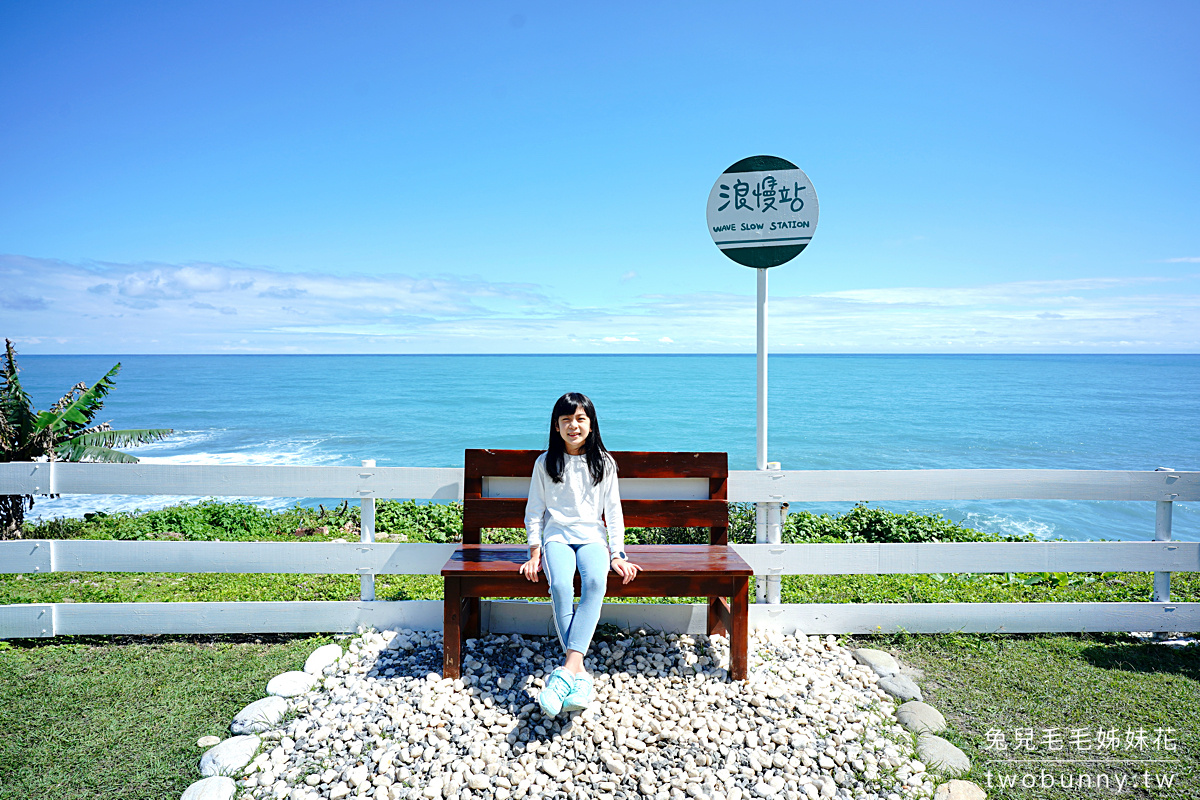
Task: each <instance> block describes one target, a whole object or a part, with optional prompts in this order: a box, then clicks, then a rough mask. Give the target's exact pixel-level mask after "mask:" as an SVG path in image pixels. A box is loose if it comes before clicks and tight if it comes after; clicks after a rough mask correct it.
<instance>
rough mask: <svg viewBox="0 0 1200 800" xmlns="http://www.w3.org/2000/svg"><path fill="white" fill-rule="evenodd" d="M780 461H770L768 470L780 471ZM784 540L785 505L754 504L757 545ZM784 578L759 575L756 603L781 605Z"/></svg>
mask: <svg viewBox="0 0 1200 800" xmlns="http://www.w3.org/2000/svg"><path fill="white" fill-rule="evenodd" d="M779 468H780V466H779V462H778V461H768V462H767V469H768V470H778V469H779ZM782 540H783V503H755V504H754V541H755V542H756V543H757V544H779V543H780V542H781V541H782ZM782 580H783V578H782V577H780V576H779V575H758V576H756V579H755V581H754V602H756V603H779V602H780V595H781V592H780V589H781V587H782V583H781V581H782Z"/></svg>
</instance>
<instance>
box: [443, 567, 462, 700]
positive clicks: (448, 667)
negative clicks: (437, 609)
mask: <svg viewBox="0 0 1200 800" xmlns="http://www.w3.org/2000/svg"><path fill="white" fill-rule="evenodd" d="M444 583H445V588H444V589H443V591H442V597H443V599H442V677H443V678H461V677H462V624H463V620H462V616H463V608H462V580H461V579H459V578H445V579H444Z"/></svg>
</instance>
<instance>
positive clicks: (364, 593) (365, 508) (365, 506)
mask: <svg viewBox="0 0 1200 800" xmlns="http://www.w3.org/2000/svg"><path fill="white" fill-rule="evenodd" d="M362 465H363V466H364V467H373V466H375V459H373V458H364V459H363V462H362ZM372 474H373V473H369V472H364V473H360V477H362V478H369V477H371V475H372ZM360 494H362V492H361V491H360ZM359 503H360V504H361V505H362V509H361V512H360V514H359V524H358V527H359V531H360V535H359V541H361V542H363V543H366V544H369V543H371V542H374V541H375V496H374V493H371V494H369V495H368V494H362V498H361V499H360V500H359ZM358 583H359V596H360V598H361V599H362V600H363V601H364V602H365V601H368V600H374V599H375V575H374V574H368V575H359V576H358Z"/></svg>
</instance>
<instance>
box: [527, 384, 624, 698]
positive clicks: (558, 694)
mask: <svg viewBox="0 0 1200 800" xmlns="http://www.w3.org/2000/svg"><path fill="white" fill-rule="evenodd" d="M601 514H603V517H604V518H603V520H602V519H601ZM525 530H526V531H527V533H528V534H529V560H528V561H526V562H525V563H524V564H522V565H521V574H522V575H524V576H525V577H526V578H528V579H529V580H531V581H536V580H537V579H538V569H539V568H540V567H542V560H543V559H545V566H544V568H545V571H546V580H547V581H548V582H549V583H550V599H551V603H552V606H553V611H554V625H555V628H556V630H557V631H558V640H559V642H560V643H561V644H562V647H563V650H564V651H566V659H565V660H564V662H563V665H562V666H561V667H558V668H557V669H555V670H554V672H552V673H551V674H550V677H549V678H548V679H547V680H546V688H545V689H543V690H542V692H541V694H540V695H538V705H540V706H541V707H542V713H543V714H546V715H547V716H551V717H553V716H557V715H558V714H559V712H561V711H579V710H581V709H583V708H586V707H587V705H588V704H589V703H591V701H592V699H593V698H594V696H595V694H594V689H593V680H592V676H591V675H589V674H587V673H586V672H585V671H584V669H583V656H584V653H586V652H587V649H588V645H589V644H591V641H592V634H593V633H595V632H596V623H597V622H599V621H600V606H601V605H602V604H603V603H604V591H605V589H606V588H607V584H608V568H609V567H610V566H611V567H612V568H613V570H615V571H616V573H617V574H618V575H620V576H621V579H622V581H623V582H624V583H629V582H630V581H631V580H633V579H634V577H635V576H636V575H637V573H638V570H640V569H641V567H639V566H638V565H636V564H632V563H630V562H629V561H628V560H627V559H626V558H625V520H624V518H623V516H622V515H621V497H620V494H619V493H618V490H617V464H616V462H615V461H613V458H612V456H610V455H609V454H608V451H607V450H606V449H604V442H603V441H601V439H600V421H599V420H598V419H596V408H595V406H593V405H592V401H591V400H589V399H588V397H587V395H583V394H579V393H578V392H567V393H566V394H564V395H563V396H562V397H560V398H558V402H556V403H555V404H554V411H553V412H552V413H551V414H550V445H549V447H548V448H547V450H546V452H544V453H542V454H541V455H540V456H538V460H537V462H536V463H535V464H534V466H533V478H532V480H531V481H530V484H529V502H528V503H527V504H526V505H525ZM606 533H607V542H606V541H605V538H606V537H605V534H606ZM576 569H578V570H579V577H580V583H581V587H582V588H581V592H580V594H581V596H580V598H579V607H578V608H573V604H574V599H575V592H574V584H575V570H576Z"/></svg>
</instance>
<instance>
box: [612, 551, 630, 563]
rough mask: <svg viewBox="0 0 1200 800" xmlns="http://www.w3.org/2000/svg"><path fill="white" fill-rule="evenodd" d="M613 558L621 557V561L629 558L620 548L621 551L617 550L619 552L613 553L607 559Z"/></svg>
mask: <svg viewBox="0 0 1200 800" xmlns="http://www.w3.org/2000/svg"><path fill="white" fill-rule="evenodd" d="M613 558H619V559H621V560H622V561H628V560H629V557H628V556H626V555H625V551H624V550H622V551H621V552H619V553H613V554H612V558H609V559H608V560H609V561H612V560H613Z"/></svg>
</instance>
